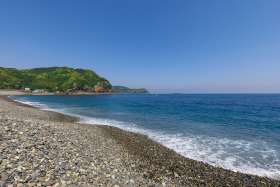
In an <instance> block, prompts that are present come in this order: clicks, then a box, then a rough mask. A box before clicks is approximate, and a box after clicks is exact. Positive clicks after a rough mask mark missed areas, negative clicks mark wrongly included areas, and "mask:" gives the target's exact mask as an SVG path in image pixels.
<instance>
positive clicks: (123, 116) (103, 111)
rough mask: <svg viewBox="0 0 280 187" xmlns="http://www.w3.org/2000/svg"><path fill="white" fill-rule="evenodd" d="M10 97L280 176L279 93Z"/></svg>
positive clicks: (188, 153) (216, 162)
mask: <svg viewBox="0 0 280 187" xmlns="http://www.w3.org/2000/svg"><path fill="white" fill-rule="evenodd" d="M12 99H14V100H16V101H19V102H22V103H25V104H29V105H33V106H36V107H40V108H41V109H42V110H52V111H57V112H61V113H64V114H68V115H72V116H76V117H79V118H80V122H81V123H88V124H92V125H95V124H101V125H109V126H114V127H118V128H121V129H124V130H127V131H131V132H136V133H141V134H145V135H147V136H148V137H150V138H151V139H153V140H154V141H156V142H158V143H160V144H162V145H164V146H166V147H168V148H170V149H173V150H175V151H176V152H177V153H179V154H181V155H183V156H185V157H187V158H191V159H194V160H198V161H202V162H205V163H208V164H210V165H213V166H218V167H222V168H225V169H229V170H233V171H238V172H242V173H248V174H254V175H259V176H266V177H269V178H274V179H280V94H116V95H92V96H13V97H12Z"/></svg>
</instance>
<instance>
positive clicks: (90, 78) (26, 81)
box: [0, 67, 129, 93]
mask: <svg viewBox="0 0 280 187" xmlns="http://www.w3.org/2000/svg"><path fill="white" fill-rule="evenodd" d="M112 88H113V87H112V85H111V83H110V82H109V81H108V80H107V79H105V78H103V77H101V76H99V75H98V74H96V73H95V72H94V71H92V70H88V69H74V68H69V67H47V68H33V69H23V70H19V69H15V68H4V67H0V89H17V90H24V89H25V90H30V91H34V90H35V91H36V90H44V91H47V92H75V91H86V92H98V93H100V92H114V89H112ZM123 88H126V87H123ZM126 90H129V88H126ZM117 91H118V93H119V89H117Z"/></svg>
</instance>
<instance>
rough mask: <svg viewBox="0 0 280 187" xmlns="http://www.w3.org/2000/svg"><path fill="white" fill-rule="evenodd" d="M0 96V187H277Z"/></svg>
mask: <svg viewBox="0 0 280 187" xmlns="http://www.w3.org/2000/svg"><path fill="white" fill-rule="evenodd" d="M76 120H77V119H76V118H73V117H70V116H66V115H62V114H58V113H55V112H49V111H42V110H39V109H37V108H34V107H28V106H26V105H23V104H18V103H16V102H13V101H11V100H9V99H8V98H6V97H0V152H1V154H0V174H1V177H0V186H9V185H10V186H13V185H19V186H279V185H280V181H276V180H272V179H269V178H264V177H258V176H254V175H247V174H241V173H237V172H233V171H228V170H225V169H222V168H217V167H213V166H210V165H208V164H204V163H202V162H198V161H194V160H191V159H188V158H185V157H182V156H180V155H178V154H177V153H176V152H174V151H172V150H170V149H168V148H166V147H164V146H162V145H160V144H158V143H156V142H154V141H152V140H150V139H149V138H147V137H146V136H144V135H140V134H136V133H131V132H126V131H123V130H121V129H118V128H115V127H109V126H100V125H87V124H79V123H76Z"/></svg>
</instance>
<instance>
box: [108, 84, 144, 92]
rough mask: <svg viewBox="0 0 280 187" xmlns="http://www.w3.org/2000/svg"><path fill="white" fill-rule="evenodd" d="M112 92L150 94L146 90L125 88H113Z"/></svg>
mask: <svg viewBox="0 0 280 187" xmlns="http://www.w3.org/2000/svg"><path fill="white" fill-rule="evenodd" d="M112 92H114V93H149V92H148V90H147V89H145V88H136V89H134V88H128V87H125V86H113V87H112Z"/></svg>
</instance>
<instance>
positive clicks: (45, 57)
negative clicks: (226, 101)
mask: <svg viewBox="0 0 280 187" xmlns="http://www.w3.org/2000/svg"><path fill="white" fill-rule="evenodd" d="M0 66H4V67H16V68H31V67H42V66H70V67H77V68H78V67H79V68H89V69H93V70H95V71H96V72H97V73H99V74H100V75H102V76H104V77H106V78H107V79H109V80H110V81H111V82H112V83H113V84H114V85H126V86H130V87H146V88H148V89H150V90H151V91H153V92H185V93H193V92H199V93H208V92H280V1H279V0H88V1H87V0H81V1H78V0H59V1H57V0H18V1H15V0H1V1H0Z"/></svg>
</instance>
